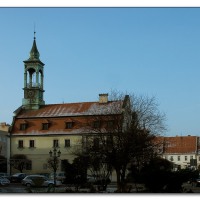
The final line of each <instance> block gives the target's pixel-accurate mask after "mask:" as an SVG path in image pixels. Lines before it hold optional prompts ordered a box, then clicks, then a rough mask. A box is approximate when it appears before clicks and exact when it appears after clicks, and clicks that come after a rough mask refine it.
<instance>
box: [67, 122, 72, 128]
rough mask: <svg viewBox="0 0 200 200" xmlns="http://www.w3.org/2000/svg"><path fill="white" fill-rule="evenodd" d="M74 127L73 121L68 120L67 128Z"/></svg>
mask: <svg viewBox="0 0 200 200" xmlns="http://www.w3.org/2000/svg"><path fill="white" fill-rule="evenodd" d="M72 127H73V122H66V127H65V128H66V129H70V128H72Z"/></svg>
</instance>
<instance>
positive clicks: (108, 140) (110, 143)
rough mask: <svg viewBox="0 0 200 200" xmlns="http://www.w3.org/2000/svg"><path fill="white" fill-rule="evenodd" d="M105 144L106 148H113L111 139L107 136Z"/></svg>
mask: <svg viewBox="0 0 200 200" xmlns="http://www.w3.org/2000/svg"><path fill="white" fill-rule="evenodd" d="M106 143H107V145H108V147H112V146H113V137H112V136H107V138H106Z"/></svg>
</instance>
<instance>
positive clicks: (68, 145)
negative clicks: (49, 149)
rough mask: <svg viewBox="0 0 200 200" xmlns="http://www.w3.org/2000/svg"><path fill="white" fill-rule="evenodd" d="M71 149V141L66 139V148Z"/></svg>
mask: <svg viewBox="0 0 200 200" xmlns="http://www.w3.org/2000/svg"><path fill="white" fill-rule="evenodd" d="M69 147H71V141H70V139H65V148H69Z"/></svg>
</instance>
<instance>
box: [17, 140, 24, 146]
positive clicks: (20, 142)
mask: <svg viewBox="0 0 200 200" xmlns="http://www.w3.org/2000/svg"><path fill="white" fill-rule="evenodd" d="M18 148H24V141H23V140H18Z"/></svg>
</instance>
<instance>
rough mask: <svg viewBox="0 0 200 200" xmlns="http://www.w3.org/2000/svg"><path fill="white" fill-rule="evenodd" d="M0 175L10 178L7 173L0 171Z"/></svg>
mask: <svg viewBox="0 0 200 200" xmlns="http://www.w3.org/2000/svg"><path fill="white" fill-rule="evenodd" d="M0 177H3V178H7V179H9V180H10V176H9V174H8V173H4V172H0Z"/></svg>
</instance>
